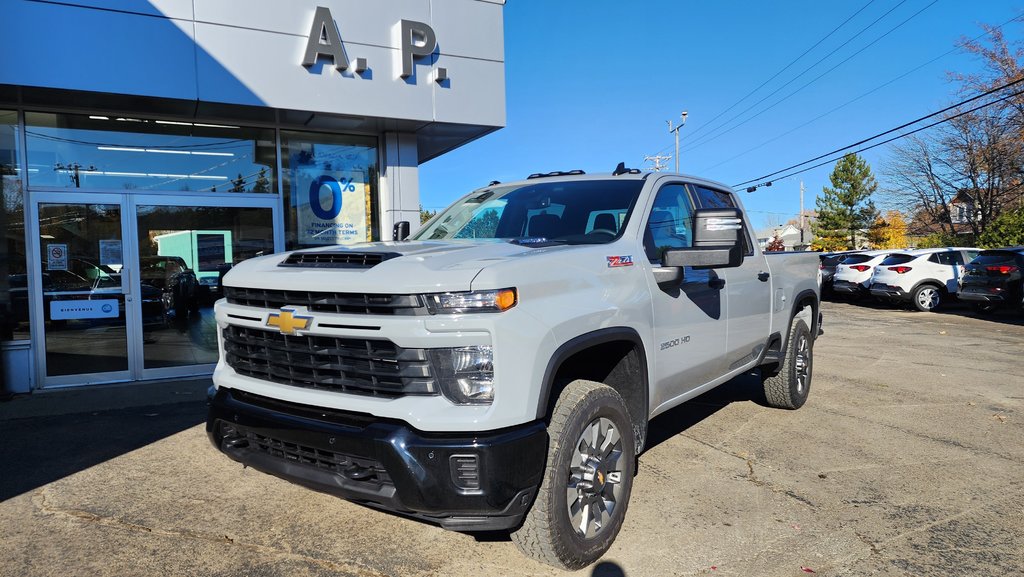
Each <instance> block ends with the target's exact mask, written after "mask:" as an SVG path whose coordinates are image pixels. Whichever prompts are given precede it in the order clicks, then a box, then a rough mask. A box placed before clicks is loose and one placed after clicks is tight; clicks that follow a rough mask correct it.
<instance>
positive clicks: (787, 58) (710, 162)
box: [420, 0, 1024, 228]
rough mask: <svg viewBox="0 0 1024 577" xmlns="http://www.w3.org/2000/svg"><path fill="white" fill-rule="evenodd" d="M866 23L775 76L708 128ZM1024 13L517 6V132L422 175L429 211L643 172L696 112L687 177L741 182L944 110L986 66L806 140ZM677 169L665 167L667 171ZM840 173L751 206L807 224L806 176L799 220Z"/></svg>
mask: <svg viewBox="0 0 1024 577" xmlns="http://www.w3.org/2000/svg"><path fill="white" fill-rule="evenodd" d="M865 6H866V7H865ZM861 8H863V10H861ZM858 10H860V12H859V14H857V15H856V16H855V17H853V18H852V19H851V20H849V22H847V23H846V24H845V25H843V26H842V27H841V28H840V29H839V30H838V31H836V32H835V33H834V34H832V35H831V36H830V37H829V38H828V39H826V40H825V41H824V42H822V43H821V44H820V45H818V46H817V47H815V48H814V49H813V50H811V51H810V52H809V53H808V54H807V55H806V56H804V57H803V58H801V59H800V60H799V61H797V62H796V63H795V64H793V66H792V67H790V68H789V69H788V70H786V71H785V72H783V73H782V74H781V75H779V77H778V78H776V79H774V80H773V81H771V82H769V83H768V84H767V85H765V87H764V88H762V89H760V90H759V91H757V92H756V93H754V94H753V95H751V96H750V97H749V98H747V99H746V100H744V101H743V102H741V103H740V104H739V105H737V106H736V107H735V108H733V109H732V110H730V111H729V112H727V113H726V114H724V115H723V116H721V117H720V118H718V119H717V120H715V121H714V122H713V123H710V122H711V121H712V119H714V118H715V117H716V116H717V115H719V114H720V113H722V112H723V111H725V110H726V109H727V108H729V107H730V106H731V105H733V104H734V103H735V102H736V101H737V100H739V99H740V98H742V97H743V96H745V95H747V94H748V93H749V92H750V91H752V90H754V89H755V88H757V87H758V86H759V85H761V84H762V83H763V82H764V81H766V80H768V79H769V78H771V77H772V76H773V75H774V74H775V73H776V72H778V71H779V70H780V69H782V68H783V67H784V66H786V65H787V64H789V63H790V62H791V61H792V60H793V59H794V58H796V57H797V56H799V55H800V54H801V53H803V52H804V51H805V50H807V49H808V48H810V47H811V46H812V45H814V44H815V43H816V42H818V41H819V40H821V39H822V38H823V37H824V36H826V35H827V34H828V33H829V32H830V31H832V30H833V29H834V28H836V27H837V26H839V25H840V24H841V23H842V22H843V21H844V20H846V19H847V18H849V17H850V16H851V15H853V14H854V13H856V12H858ZM890 10H891V12H890V13H889V14H888V15H886V16H884V17H883V18H881V19H880V20H878V22H877V23H875V24H873V25H871V24H872V23H873V22H874V21H875V20H877V19H879V17H882V16H883V15H884V14H886V12H889V11H890ZM915 14H916V16H915ZM1021 14H1024V3H1017V2H1010V1H1002V0H999V1H996V0H975V1H970V2H969V1H965V0H937V1H934V0H904V1H903V2H900V0H874V1H871V2H870V3H869V0H850V1H847V2H836V1H829V2H822V1H821V0H817V1H803V0H801V1H786V2H754V1H742V2H741V1H717V2H692V1H687V2H682V1H669V0H665V1H656V2H655V1H648V2H642V3H641V2H636V3H632V2H631V3H625V2H613V1H609V0H590V1H581V0H571V1H567V0H560V1H558V2H541V1H538V0H508V3H507V4H506V6H505V75H506V109H507V124H506V126H505V128H502V129H501V130H498V131H497V132H495V133H493V134H490V135H488V136H486V137H484V138H481V139H479V140H477V141H475V142H472V143H470V144H468V145H465V146H463V147H462V148H460V149H458V150H455V151H452V152H450V153H448V154H445V155H443V156H441V157H439V158H436V159H434V160H431V161H430V162H428V163H426V164H424V165H422V167H421V171H420V191H421V198H422V202H423V206H424V207H425V208H431V209H438V208H443V207H444V206H446V205H447V204H449V203H450V202H451V201H453V200H455V198H457V197H458V196H460V195H462V194H464V193H466V192H468V191H470V190H472V189H474V188H477V187H480V186H483V185H485V184H487V183H488V182H489V181H491V180H501V181H508V180H516V179H520V178H523V177H525V176H526V175H528V174H530V173H532V172H547V171H552V170H569V169H575V168H580V169H583V170H585V171H587V172H588V173H590V172H610V171H611V170H612V169H613V168H614V167H615V165H616V164H617V163H618V162H620V161H625V162H626V165H627V166H631V167H637V168H644V169H646V168H647V167H648V166H649V164H648V163H645V162H643V157H644V156H645V155H654V154H656V153H661V154H673V153H674V150H673V149H674V143H673V138H672V135H671V134H670V133H669V132H668V126H667V124H666V122H665V121H666V120H670V119H671V120H673V121H674V122H677V121H678V119H679V114H680V112H681V111H682V110H687V111H688V113H689V114H688V118H687V122H686V125H685V127H684V128H683V129H682V130H681V131H680V147H681V149H682V152H681V154H680V155H679V156H680V171H681V172H684V173H689V174H695V175H699V176H703V177H706V178H711V179H714V180H719V181H722V182H725V183H726V184H729V185H733V184H737V183H739V182H742V181H746V180H749V179H752V178H755V177H758V176H761V175H763V174H766V173H769V172H773V171H775V170H777V169H780V168H784V167H786V166H789V165H791V164H796V163H798V162H802V161H804V160H807V159H810V158H813V157H815V156H818V155H819V154H822V153H825V152H828V151H830V150H833V149H835V148H839V147H840V146H844V145H846V144H850V143H852V142H855V141H858V140H860V139H861V138H864V137H867V136H871V135H873V134H875V133H878V132H882V131H884V130H888V129H889V128H893V127H895V126H898V125H900V124H903V123H904V122H906V121H909V120H912V119H914V118H917V117H920V116H923V115H925V114H928V113H930V112H934V111H936V110H938V109H941V108H943V107H945V106H947V105H949V104H950V103H952V102H953V101H954V100H955V97H954V90H955V88H956V86H955V85H954V84H953V83H951V82H950V81H949V80H948V77H947V72H948V71H958V72H972V71H977V70H978V69H979V68H980V64H981V63H980V62H979V61H978V60H977V59H976V58H974V57H973V56H971V55H968V54H965V53H963V52H960V51H955V52H953V53H951V54H948V55H946V56H944V57H942V58H940V59H938V60H936V61H935V62H933V63H931V64H928V65H926V66H923V67H921V68H920V69H918V70H916V71H915V72H912V73H910V74H908V75H906V76H905V77H904V78H902V79H900V80H897V81H895V82H892V83H891V84H889V85H888V86H885V87H884V88H881V89H878V90H876V91H875V92H873V93H871V94H869V95H867V96H864V97H863V98H860V99H859V100H857V101H856V102H854V103H852V104H849V105H848V106H845V107H843V108H842V109H840V110H838V111H835V112H832V113H831V114H828V115H826V116H824V117H822V118H820V119H819V120H816V121H815V122H813V123H810V124H808V125H806V126H803V127H801V128H797V127H798V126H800V125H802V124H804V123H806V122H808V121H810V120H812V119H814V118H815V117H818V116H819V115H822V114H824V113H826V112H828V111H829V110H831V109H833V108H835V107H837V106H839V105H841V104H844V103H846V102H847V101H849V100H852V99H854V98H857V97H859V96H861V95H863V94H865V93H867V92H869V91H871V90H874V89H876V88H878V87H879V86H880V85H882V84H885V83H887V82H889V81H891V80H893V79H895V78H897V77H899V76H901V75H904V74H906V73H907V72H909V71H911V70H912V69H915V68H918V67H919V66H921V65H922V64H925V63H926V62H928V61H930V60H932V59H934V58H936V57H938V56H940V55H943V54H944V53H946V52H948V51H950V50H951V49H953V48H954V47H955V44H956V42H957V41H958V40H959V39H960V38H962V37H969V38H973V37H975V36H978V35H979V34H981V33H982V29H981V27H980V24H982V23H986V24H993V25H1000V24H1003V23H1004V22H1006V21H1007V20H1010V19H1011V18H1013V17H1014V16H1019V15H1021ZM908 19H909V20H908ZM904 21H906V23H904V24H902V26H899V27H898V28H896V27H897V26H898V25H900V24H901V23H903V22H904ZM869 25H871V26H870V27H868V26H869ZM864 28H867V29H866V30H864V31H863V32H862V33H860V34H859V35H857V33H858V32H860V31H861V30H862V29H864ZM893 28H896V29H895V30H892V29H893ZM890 30H892V32H890ZM1003 31H1004V33H1005V34H1006V36H1007V38H1008V39H1010V40H1014V39H1020V38H1022V36H1024V24H1021V23H1018V22H1012V23H1010V24H1007V25H1006V26H1005V27H1004V28H1003ZM887 32H889V34H888V35H886V36H885V37H883V38H881V39H879V37H881V36H882V35H883V34H886V33H887ZM855 35H856V36H855ZM851 38H852V40H851ZM876 39H878V40H877V42H876ZM847 41H849V43H848V44H846V45H845V46H842V47H840V46H841V45H842V44H844V43H846V42H847ZM872 42H874V44H872V45H871V46H870V47H868V48H866V49H864V50H863V51H862V52H860V53H859V54H857V55H855V56H852V58H850V59H849V60H848V61H847V62H845V63H843V64H842V65H840V66H838V67H837V68H835V70H833V71H831V72H829V73H827V74H825V75H824V76H822V77H821V78H820V79H818V80H816V81H815V82H813V83H811V84H810V85H808V86H807V87H806V88H804V89H803V90H801V91H799V92H797V93H796V94H794V95H793V96H791V97H789V98H788V99H785V100H783V101H781V102H780V103H778V104H777V105H775V106H774V107H772V108H771V109H769V110H764V111H763V112H762V109H764V108H766V107H768V106H769V105H772V104H773V103H775V102H776V101H778V100H780V99H782V98H783V97H784V96H786V95H787V94H789V93H791V92H793V91H795V90H797V89H798V88H800V87H801V86H803V85H804V84H806V83H808V82H810V81H811V80H812V79H814V78H815V77H818V76H819V75H820V74H822V73H824V72H825V71H826V70H828V69H830V68H832V67H833V66H835V65H837V64H839V63H840V62H842V61H843V60H845V59H846V58H848V57H850V56H851V55H853V54H854V53H855V52H857V51H859V50H861V49H862V48H864V47H865V46H867V45H868V44H871V43H872ZM837 48H838V50H837V51H836V52H835V53H834V54H832V55H831V56H829V57H828V58H826V59H824V60H823V61H822V62H821V63H820V64H817V65H816V66H814V67H813V68H811V69H810V70H809V71H807V72H806V73H805V74H803V76H800V77H799V78H796V79H795V80H794V77H796V76H797V75H798V74H800V73H801V72H803V71H804V70H805V69H807V68H808V67H811V65H813V64H815V63H816V62H818V61H819V60H821V59H822V58H823V57H825V56H826V55H828V54H829V53H830V52H832V51H833V50H835V49H837ZM783 86H784V88H782V89H781V90H780V91H778V92H777V93H776V94H775V95H774V96H770V97H769V98H767V100H765V101H764V102H762V103H761V104H760V105H757V106H755V107H754V108H752V109H750V111H749V112H746V113H745V114H743V115H741V116H740V117H739V118H737V119H736V120H734V121H733V122H731V123H725V121H726V120H728V119H730V118H732V117H733V116H734V115H736V114H738V113H740V112H741V111H743V110H744V109H746V108H748V107H749V106H751V105H753V104H755V103H756V102H757V101H759V100H761V99H762V98H764V97H766V96H768V95H769V94H770V93H772V92H773V91H775V90H776V89H778V88H780V87H783ZM748 118H749V119H750V120H749V121H746V122H743V121H744V120H746V119H748ZM741 122H743V123H742V124H740V123H741ZM709 123H710V124H709ZM734 125H737V126H735V128H734V129H732V130H731V131H729V132H727V133H723V132H724V131H725V130H727V129H729V128H732V127H733V126H734ZM716 127H718V128H716ZM794 129H795V130H794ZM790 131H792V132H791V133H790V134H787V135H785V136H781V137H780V135H783V134H784V133H787V132H790ZM773 139H774V140H773ZM770 140H772V142H770V143H768V144H765V145H764V146H760V145H762V144H764V143H765V142H767V141H770ZM758 146H760V148H757V149H756V150H754V151H752V152H749V153H746V154H742V155H741V156H739V157H738V158H734V159H733V157H736V156H737V155H740V154H741V153H744V152H746V151H748V150H749V149H752V148H755V147H758ZM864 156H865V158H867V160H868V162H869V163H870V164H871V166H872V169H873V170H874V171H875V173H876V176H877V177H878V178H879V180H880V181H881V182H882V184H883V185H884V180H883V179H882V177H881V175H880V174H879V173H880V172H881V170H882V169H883V168H884V164H885V161H886V158H887V156H888V147H885V146H883V147H879V148H877V149H874V150H871V151H868V152H866V153H864ZM730 159H731V160H730ZM668 164H669V167H670V168H671V167H672V165H673V161H669V163H668ZM830 172H831V166H826V167H823V168H820V169H816V170H813V171H810V172H807V173H804V174H802V175H800V176H799V177H794V178H792V179H790V180H783V181H776V182H775V184H774V186H772V187H771V188H760V189H758V190H757V191H756V192H754V193H752V194H747V193H742V195H743V196H742V197H743V201H744V203H745V204H746V207H747V209H748V211H750V213H751V216H752V218H753V221H754V224H755V226H756V227H758V228H762V227H764V226H765V225H766V224H770V223H772V222H773V221H774V222H785V221H786V220H788V219H790V218H793V217H795V216H796V215H797V213H798V212H799V207H800V203H799V180H800V179H801V178H802V179H803V180H804V183H805V186H806V194H805V206H806V207H807V208H808V209H813V208H814V199H815V196H816V195H818V194H820V193H821V189H822V187H823V186H824V185H826V184H827V183H828V175H829V173H830Z"/></svg>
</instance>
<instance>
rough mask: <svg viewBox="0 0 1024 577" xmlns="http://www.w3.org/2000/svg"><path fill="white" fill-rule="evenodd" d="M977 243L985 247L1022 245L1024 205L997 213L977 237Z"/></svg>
mask: <svg viewBox="0 0 1024 577" xmlns="http://www.w3.org/2000/svg"><path fill="white" fill-rule="evenodd" d="M978 244H979V245H980V246H982V247H985V248H996V247H1001V246H1021V245H1024V206H1022V207H1020V208H1018V209H1016V210H1010V211H1006V212H1004V213H1003V214H1001V215H999V218H997V219H995V220H994V221H992V224H991V225H990V226H989V227H988V229H986V230H985V232H984V233H982V235H981V236H980V237H978Z"/></svg>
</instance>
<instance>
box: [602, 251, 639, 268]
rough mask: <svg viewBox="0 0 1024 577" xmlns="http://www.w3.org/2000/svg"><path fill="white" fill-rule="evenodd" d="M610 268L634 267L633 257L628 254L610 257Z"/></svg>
mask: <svg viewBox="0 0 1024 577" xmlns="http://www.w3.org/2000/svg"><path fill="white" fill-rule="evenodd" d="M606 258H607V259H608V267H609V268H613V267H617V266H633V255H631V254H626V255H622V256H609V257H606Z"/></svg>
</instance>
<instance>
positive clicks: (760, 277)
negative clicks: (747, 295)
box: [757, 272, 772, 282]
mask: <svg viewBox="0 0 1024 577" xmlns="http://www.w3.org/2000/svg"><path fill="white" fill-rule="evenodd" d="M771 276H772V275H771V273H767V272H759V273H757V280H759V281H761V282H768V278H769V277H771Z"/></svg>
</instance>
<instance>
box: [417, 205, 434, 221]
mask: <svg viewBox="0 0 1024 577" xmlns="http://www.w3.org/2000/svg"><path fill="white" fill-rule="evenodd" d="M435 214H437V211H436V210H424V209H423V205H422V204H421V205H420V224H426V223H427V221H428V220H430V219H432V218H434V215H435Z"/></svg>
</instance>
